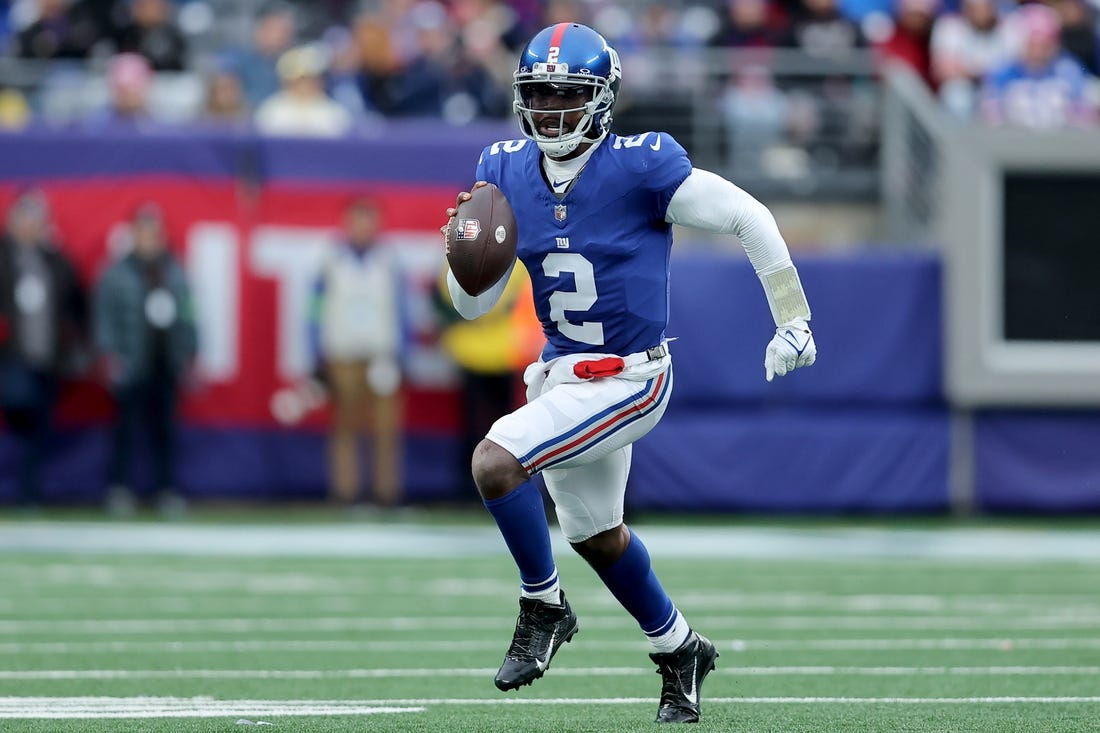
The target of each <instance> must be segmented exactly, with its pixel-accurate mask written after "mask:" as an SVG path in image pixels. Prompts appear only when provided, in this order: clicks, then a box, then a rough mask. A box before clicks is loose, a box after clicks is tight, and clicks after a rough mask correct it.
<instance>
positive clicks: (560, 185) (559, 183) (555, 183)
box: [550, 178, 573, 191]
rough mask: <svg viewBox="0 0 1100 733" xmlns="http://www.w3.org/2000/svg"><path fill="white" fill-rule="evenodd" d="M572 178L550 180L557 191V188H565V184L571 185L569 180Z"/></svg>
mask: <svg viewBox="0 0 1100 733" xmlns="http://www.w3.org/2000/svg"><path fill="white" fill-rule="evenodd" d="M571 180H573V179H571V178H566V179H565V180H564V181H550V185H551V186H552V187H553V188H554V190H555V191H556V190H558V189H559V188H564V187H565V186H568V185H569V181H571Z"/></svg>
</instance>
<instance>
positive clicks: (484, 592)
mask: <svg viewBox="0 0 1100 733" xmlns="http://www.w3.org/2000/svg"><path fill="white" fill-rule="evenodd" d="M234 581H235V582H229V583H228V584H223V583H220V582H219V583H218V584H217V586H216V587H210V588H207V589H206V590H210V591H219V592H224V591H227V590H229V589H233V590H237V591H243V592H244V593H245V594H246V595H244V596H242V595H228V596H217V595H215V596H214V597H210V598H202V599H196V597H195V591H197V590H199V589H197V588H192V589H191V590H192V591H193V592H191V593H188V594H184V595H181V594H177V593H165V594H162V595H156V596H150V595H149V590H150V587H151V586H150V585H149V584H144V585H135V586H134V587H133V591H134V592H133V593H127V592H123V591H124V589H123V588H121V587H120V586H117V585H116V586H114V592H111V593H109V594H106V593H105V590H104V589H103V588H96V589H95V591H96V592H95V594H87V595H86V594H75V595H74V594H72V593H66V594H63V595H55V596H54V597H51V596H49V595H43V594H41V593H40V592H36V593H35V594H34V595H33V596H29V597H26V598H21V599H20V600H19V601H18V602H16V601H12V600H10V599H0V611H3V612H4V613H7V614H11V615H14V614H21V615H27V616H35V617H40V616H43V615H50V614H55V613H58V612H59V611H60V612H62V613H63V612H64V611H65V609H66V608H67V605H66V604H68V603H70V602H72V601H74V600H78V601H79V602H80V603H81V605H82V607H86V608H88V609H89V610H94V611H95V612H96V615H107V613H108V612H115V613H117V614H124V613H126V612H127V611H129V610H130V609H132V608H133V607H134V604H135V601H140V602H141V603H142V607H143V608H144V609H146V610H147V611H148V612H154V611H155V612H162V613H172V612H176V613H187V612H189V611H191V610H192V609H194V608H195V606H196V604H197V603H200V602H201V605H202V607H203V608H206V609H218V610H219V611H220V612H222V613H226V614H228V613H237V612H238V611H240V610H242V609H243V610H244V611H250V610H251V609H252V608H254V603H255V596H257V595H260V596H266V597H269V598H271V599H272V600H275V599H279V598H293V599H294V602H295V603H296V604H299V607H302V608H308V609H309V610H311V611H315V612H320V613H325V614H334V613H343V612H355V611H360V610H362V609H363V608H365V607H367V604H368V603H369V600H370V598H371V597H373V596H376V595H377V594H378V593H379V592H384V593H385V594H387V595H388V596H391V597H392V596H397V595H410V596H414V597H422V596H423V595H425V594H428V595H431V596H433V597H439V596H446V597H450V598H456V599H470V598H476V599H485V598H507V597H509V594H512V593H514V592H515V584H514V583H510V582H503V581H489V580H478V579H471V580H470V581H466V580H464V579H461V578H440V579H436V580H429V581H426V582H424V583H421V584H407V583H404V582H400V583H382V584H380V585H381V586H383V587H384V588H385V590H384V591H380V590H379V587H378V586H377V585H376V586H374V587H369V588H368V587H355V586H351V587H345V589H344V590H343V591H340V592H337V591H335V590H333V589H332V588H331V587H329V583H328V582H322V581H319V580H316V579H315V580H313V581H312V583H300V584H297V587H296V584H295V583H294V582H286V583H284V582H283V580H282V578H280V579H278V581H277V582H272V583H267V582H265V583H257V582H256V579H255V578H251V577H249V576H248V575H247V574H244V575H242V576H241V577H238V578H235V579H234ZM280 583H282V585H279V584H280ZM159 585H164V586H165V590H168V589H169V588H170V589H171V590H173V591H178V590H179V589H180V588H179V586H178V585H173V584H171V583H170V582H167V581H166V578H165V577H164V576H162V577H160V579H159V580H158V586H159ZM394 586H403V587H402V588H395V587H394ZM40 588H41V584H40V583H38V584H36V585H35V586H34V590H36V591H37V590H40ZM321 588H323V589H324V590H323V592H319V590H318V589H321ZM139 589H140V592H139ZM30 590H32V589H30V588H28V591H30ZM578 601H579V602H580V603H581V604H583V605H585V606H586V607H589V608H601V609H602V608H618V602H617V601H616V600H615V599H614V598H613V597H611V596H609V595H608V594H607V593H606V592H595V593H578V594H576V595H575V600H574V603H576V602H578ZM676 601H677V606H678V607H679V608H682V609H685V610H690V611H696V612H702V611H715V610H720V611H730V610H733V609H736V610H741V611H745V610H782V611H788V612H799V611H803V612H804V611H805V610H807V609H813V610H814V611H820V612H834V613H835V612H848V613H863V614H873V613H881V612H911V613H931V614H944V613H960V612H961V613H966V614H992V615H997V614H1021V613H1027V614H1031V615H1034V614H1041V613H1047V612H1049V611H1051V610H1052V609H1057V610H1058V611H1059V613H1061V614H1067V613H1076V614H1079V615H1089V616H1100V603H1096V602H1095V601H1093V599H1092V597H1091V596H1088V595H1076V594H1065V593H1060V594H1050V595H1035V594H1029V595H1017V596H1004V597H997V596H989V595H969V594H957V595H952V594H947V595H939V594H922V593H916V594H853V595H842V594H831V593H817V592H793V591H790V592H756V591H745V592H741V591H731V592H717V591H704V590H697V591H688V592H681V593H679V594H678V595H677V598H676Z"/></svg>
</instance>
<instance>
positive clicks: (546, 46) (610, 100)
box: [512, 23, 623, 158]
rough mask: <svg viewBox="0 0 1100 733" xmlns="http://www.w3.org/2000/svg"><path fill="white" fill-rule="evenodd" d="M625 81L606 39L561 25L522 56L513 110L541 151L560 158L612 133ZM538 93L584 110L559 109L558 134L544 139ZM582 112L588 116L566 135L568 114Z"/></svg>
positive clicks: (575, 25)
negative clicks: (570, 101)
mask: <svg viewBox="0 0 1100 733" xmlns="http://www.w3.org/2000/svg"><path fill="white" fill-rule="evenodd" d="M622 77H623V72H622V65H621V64H620V63H619V54H618V52H616V51H615V49H614V48H612V47H611V46H610V45H609V44H608V43H607V40H606V39H604V37H603V36H601V35H600V34H599V33H597V32H596V31H594V30H592V29H591V28H589V27H588V26H585V25H581V24H579V23H558V24H556V25H552V26H549V27H547V28H543V29H542V30H541V31H539V32H538V33H537V34H536V35H535V37H534V38H532V39H531V41H530V42H529V43H528V44H527V46H526V47H525V48H524V49H523V53H521V54H520V57H519V66H518V67H517V68H516V73H515V74H514V76H513V78H514V81H513V82H512V90H513V94H514V101H513V102H512V111H513V112H515V113H516V115H517V116H518V117H519V126H520V128H521V129H522V130H523V134H524V135H526V136H527V137H528V138H530V139H531V140H534V141H535V142H536V143H537V144H538V146H539V148H540V149H541V150H542V152H544V153H546V154H547V155H549V156H550V157H552V158H560V157H562V156H565V155H568V154H569V153H572V152H573V151H574V150H576V149H577V146H578V145H580V144H581V143H582V142H583V141H584V140H585V139H586V138H587V139H588V140H599V139H600V138H602V137H603V136H604V135H606V134H607V131H608V130H609V129H610V127H611V115H612V111H613V110H614V108H615V99H616V97H617V96H618V93H619V83H620V82H621V81H622ZM536 90H540V91H541V92H542V93H544V94H545V93H556V94H561V95H563V96H567V97H570V98H573V97H576V99H577V100H578V104H579V105H580V106H576V107H571V108H570V109H564V110H555V112H559V113H560V115H561V118H560V120H559V124H558V134H557V135H550V136H548V135H542V134H540V133H539V130H538V127H537V126H536V125H535V122H534V118H533V117H532V115H533V114H536V113H537V114H545V113H546V111H545V110H537V109H533V108H532V107H531V99H532V93H533V92H534V91H536ZM580 92H583V94H581V93H580ZM582 100H583V101H582ZM581 111H583V112H584V116H583V117H582V118H581V120H580V122H578V123H577V126H576V128H574V129H573V130H572V131H571V132H568V133H567V132H565V122H564V119H565V115H567V114H571V113H573V112H581Z"/></svg>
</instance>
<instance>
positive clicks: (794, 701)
mask: <svg viewBox="0 0 1100 733" xmlns="http://www.w3.org/2000/svg"><path fill="white" fill-rule="evenodd" d="M652 703H653V700H652V699H650V698H644V697H612V698H577V697H566V698H542V699H538V698H515V697H495V698H440V699H436V698H415V699H393V700H214V699H212V698H204V697H196V698H173V697H57V698H54V697H0V719H77V718H84V719H89V718H90V719H95V718H220V717H240V716H248V717H257V718H259V717H279V716H322V715H324V716H331V715H377V714H387V713H414V712H415V713H419V712H424V711H425V710H426V709H427V708H428V707H432V706H473V705H477V706H482V705H487V706H511V705H526V706H531V705H590V706H596V705H651V704H652ZM1097 703H1100V697H1081V696H1067V697H1055V696H1045V697H1026V696H1019V697H713V698H707V704H708V705H724V704H733V705H835V704H839V705H983V704H984V705H1021V704H1027V705H1075V704H1097Z"/></svg>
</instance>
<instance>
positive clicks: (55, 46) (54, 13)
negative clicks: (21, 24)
mask: <svg viewBox="0 0 1100 733" xmlns="http://www.w3.org/2000/svg"><path fill="white" fill-rule="evenodd" d="M37 4H38V17H37V19H36V20H35V21H34V22H33V23H31V24H30V25H29V26H27V27H26V28H25V29H23V31H22V32H20V33H19V36H18V42H17V48H18V50H17V53H18V55H19V56H20V57H21V58H25V59H84V58H87V57H88V54H89V53H91V50H92V47H93V46H94V45H95V44H96V42H97V41H99V39H100V33H101V29H100V28H99V26H98V25H97V24H96V22H95V19H94V17H93V16H92V14H91V13H90V12H89V11H88V8H87V7H85V5H84V4H83V3H81V2H79V1H78V2H72V3H70V2H67V0H38V3H37Z"/></svg>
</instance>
